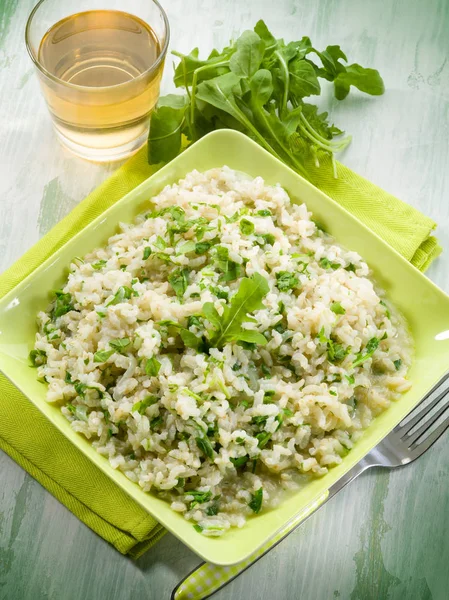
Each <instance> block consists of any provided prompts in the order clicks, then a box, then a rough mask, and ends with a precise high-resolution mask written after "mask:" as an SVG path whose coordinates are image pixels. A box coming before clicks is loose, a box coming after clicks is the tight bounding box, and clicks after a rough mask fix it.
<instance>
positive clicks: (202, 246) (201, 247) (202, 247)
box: [195, 242, 212, 255]
mask: <svg viewBox="0 0 449 600" xmlns="http://www.w3.org/2000/svg"><path fill="white" fill-rule="evenodd" d="M211 245H212V243H211V242H197V243H196V244H195V254H199V255H201V254H206V252H207V251H208V250H209V248H210V247H211Z"/></svg>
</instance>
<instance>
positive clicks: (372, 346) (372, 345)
mask: <svg viewBox="0 0 449 600" xmlns="http://www.w3.org/2000/svg"><path fill="white" fill-rule="evenodd" d="M379 341H380V340H379V339H378V338H376V337H373V338H371V339H370V340H369V341H368V343H367V344H366V348H365V354H363V353H361V352H360V353H359V354H358V355H357V358H356V359H355V361H354V362H353V363H352V366H353V367H358V366H359V365H361V364H362V363H363V362H365V360H368V358H371V357H372V355H373V354H374V352H375V351H376V350H377V348H378V346H379Z"/></svg>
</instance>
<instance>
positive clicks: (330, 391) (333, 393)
mask: <svg viewBox="0 0 449 600" xmlns="http://www.w3.org/2000/svg"><path fill="white" fill-rule="evenodd" d="M329 394H330V395H331V396H336V395H337V392H335V391H334V390H329Z"/></svg>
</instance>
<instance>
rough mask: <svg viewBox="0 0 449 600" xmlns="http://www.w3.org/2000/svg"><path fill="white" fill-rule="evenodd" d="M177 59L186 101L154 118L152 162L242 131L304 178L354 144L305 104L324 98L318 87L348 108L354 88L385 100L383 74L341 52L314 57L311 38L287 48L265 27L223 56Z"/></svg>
mask: <svg viewBox="0 0 449 600" xmlns="http://www.w3.org/2000/svg"><path fill="white" fill-rule="evenodd" d="M173 54H174V55H175V56H177V57H178V58H179V59H180V62H179V64H178V65H177V67H176V69H175V75H174V82H175V85H176V87H181V88H184V89H185V91H186V94H185V95H184V96H180V95H175V94H169V95H167V96H164V97H162V98H160V100H159V102H158V105H157V108H156V110H155V111H153V113H152V115H151V126H150V135H149V146H148V149H149V162H150V163H151V164H155V163H160V162H168V161H169V160H171V159H172V158H174V157H175V156H176V155H177V154H179V152H180V151H181V146H182V139H183V136H185V138H186V140H187V142H188V143H193V142H195V141H196V140H198V139H199V138H201V137H202V136H203V135H205V134H206V133H208V132H210V131H213V130H215V129H220V128H229V129H236V130H238V131H242V132H243V133H245V134H247V135H249V136H250V137H251V138H252V139H254V140H255V141H256V142H258V143H259V144H260V145H261V146H263V147H264V148H265V149H266V150H268V151H269V152H271V154H273V155H274V156H276V157H277V158H279V159H281V160H283V161H284V162H286V163H287V164H288V165H289V166H291V167H292V168H293V169H295V170H296V171H298V172H300V173H302V174H305V175H307V171H306V169H305V166H304V165H305V159H306V158H307V156H310V155H312V157H314V158H315V159H316V161H318V156H319V154H320V153H323V152H324V153H325V154H328V155H330V156H331V158H332V161H333V163H334V169H335V162H334V153H335V152H338V151H339V150H342V149H343V148H344V147H345V146H347V145H348V143H349V142H350V139H351V138H350V137H349V136H348V137H344V138H339V139H334V138H336V137H337V138H338V136H340V135H341V134H342V133H343V132H342V131H341V130H340V129H338V128H337V127H335V126H334V125H332V124H330V123H329V121H328V115H327V113H319V112H318V108H317V106H316V105H314V104H310V103H308V102H306V101H305V99H306V98H308V97H310V96H316V95H319V94H320V93H321V85H320V79H324V80H327V81H329V82H332V83H333V86H334V93H335V97H336V98H337V99H338V100H343V99H344V98H346V96H347V95H348V93H349V91H350V88H351V87H356V88H358V89H359V90H360V91H362V92H364V93H366V94H370V95H374V96H377V95H381V94H383V92H384V84H383V81H382V78H381V76H380V75H379V73H378V71H376V70H374V69H367V68H364V67H362V66H360V65H359V64H357V63H353V64H347V63H348V60H347V57H346V55H345V53H344V52H343V51H342V50H341V48H340V46H327V48H326V49H325V50H322V51H320V50H317V49H316V48H314V46H313V45H312V42H311V40H310V39H309V38H308V37H303V38H302V39H300V40H298V41H292V42H289V43H285V42H284V40H282V39H276V38H275V37H274V36H273V34H272V33H271V32H270V31H269V29H268V28H267V26H266V24H265V23H264V22H263V21H259V22H258V23H257V24H256V26H255V27H254V31H244V32H243V33H242V35H241V36H240V37H239V38H238V39H237V40H236V41H235V42H234V43H232V44H230V45H229V46H227V47H226V48H224V49H223V50H222V51H221V52H219V51H217V50H213V51H212V52H211V54H210V55H209V57H208V58H207V59H205V60H202V59H200V58H199V52H198V48H194V49H193V50H192V51H191V52H190V53H189V54H181V53H179V52H173Z"/></svg>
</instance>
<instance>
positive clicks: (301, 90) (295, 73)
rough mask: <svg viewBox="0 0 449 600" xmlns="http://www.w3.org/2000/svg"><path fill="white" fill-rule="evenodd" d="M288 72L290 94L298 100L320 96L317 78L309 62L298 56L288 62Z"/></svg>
mask: <svg viewBox="0 0 449 600" xmlns="http://www.w3.org/2000/svg"><path fill="white" fill-rule="evenodd" d="M288 70H289V72H290V92H291V93H292V94H294V95H295V96H298V97H299V98H305V97H306V96H312V95H315V96H317V95H319V94H320V92H321V87H320V83H319V81H318V77H317V75H316V72H315V69H314V68H313V67H312V65H311V64H310V63H309V62H307V61H305V60H303V59H302V58H301V57H299V56H298V57H297V58H295V59H294V60H292V61H290V63H289V65H288Z"/></svg>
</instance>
